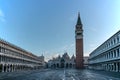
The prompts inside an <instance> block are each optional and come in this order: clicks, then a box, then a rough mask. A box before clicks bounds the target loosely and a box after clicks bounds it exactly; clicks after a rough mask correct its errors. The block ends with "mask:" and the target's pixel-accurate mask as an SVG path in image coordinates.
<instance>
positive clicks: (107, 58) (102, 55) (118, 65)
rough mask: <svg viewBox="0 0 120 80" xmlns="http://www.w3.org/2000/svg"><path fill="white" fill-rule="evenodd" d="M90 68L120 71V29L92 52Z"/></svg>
mask: <svg viewBox="0 0 120 80" xmlns="http://www.w3.org/2000/svg"><path fill="white" fill-rule="evenodd" d="M89 68H90V69H97V70H107V71H115V72H120V30H119V31H118V32H117V33H115V34H114V35H113V36H112V37H110V38H109V39H108V40H106V41H105V42H104V43H103V44H101V45H100V46H99V47H98V48H96V49H95V50H94V51H93V52H92V53H90V57H89Z"/></svg>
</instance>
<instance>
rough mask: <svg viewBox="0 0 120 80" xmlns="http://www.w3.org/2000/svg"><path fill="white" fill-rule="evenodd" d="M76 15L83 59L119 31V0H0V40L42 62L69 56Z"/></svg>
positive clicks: (73, 45) (71, 48) (71, 51)
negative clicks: (43, 58) (36, 57)
mask: <svg viewBox="0 0 120 80" xmlns="http://www.w3.org/2000/svg"><path fill="white" fill-rule="evenodd" d="M78 12H80V17H81V20H82V24H83V30H84V33H83V34H84V56H88V55H89V54H90V53H91V52H92V51H93V50H94V49H96V48H97V47H98V46H99V45H100V44H102V43H103V42H104V41H106V40H107V39H108V38H109V37H111V36H112V35H113V34H115V33H116V32H117V31H118V30H120V0H0V38H2V39H4V40H6V41H8V42H10V43H12V44H15V45H17V46H19V47H21V48H23V49H25V50H27V51H30V52H32V53H33V54H35V55H37V56H41V55H42V54H43V55H44V56H45V60H46V61H47V60H49V59H51V58H53V57H56V56H58V55H62V54H64V52H68V54H69V55H70V56H72V55H73V54H74V55H75V25H76V22H77V17H78Z"/></svg>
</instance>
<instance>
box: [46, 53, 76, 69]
mask: <svg viewBox="0 0 120 80" xmlns="http://www.w3.org/2000/svg"><path fill="white" fill-rule="evenodd" d="M47 67H48V68H75V56H74V55H73V56H72V57H71V58H70V57H69V55H68V53H67V52H65V53H64V54H63V55H62V56H60V55H59V56H58V57H56V58H53V59H51V60H49V61H48V63H47Z"/></svg>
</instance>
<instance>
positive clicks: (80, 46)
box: [75, 13, 84, 69]
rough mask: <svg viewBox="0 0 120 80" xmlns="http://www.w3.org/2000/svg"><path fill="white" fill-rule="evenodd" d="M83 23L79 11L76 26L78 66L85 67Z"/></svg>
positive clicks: (79, 67)
mask: <svg viewBox="0 0 120 80" xmlns="http://www.w3.org/2000/svg"><path fill="white" fill-rule="evenodd" d="M82 27H83V25H82V22H81V19H80V13H78V19H77V24H76V26H75V28H76V29H75V39H76V68H77V69H83V68H84V63H83V28H82Z"/></svg>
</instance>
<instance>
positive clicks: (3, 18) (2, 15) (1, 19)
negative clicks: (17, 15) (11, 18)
mask: <svg viewBox="0 0 120 80" xmlns="http://www.w3.org/2000/svg"><path fill="white" fill-rule="evenodd" d="M0 21H2V22H5V15H4V13H3V11H2V10H1V9H0Z"/></svg>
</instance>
